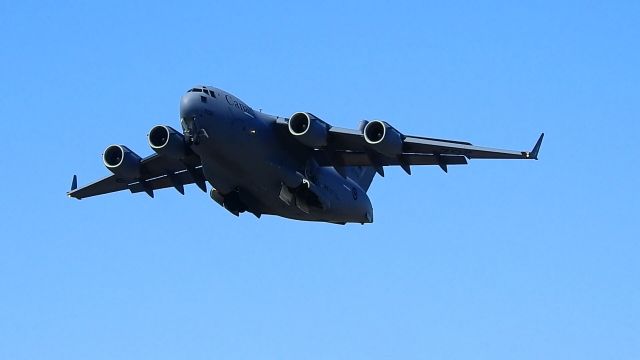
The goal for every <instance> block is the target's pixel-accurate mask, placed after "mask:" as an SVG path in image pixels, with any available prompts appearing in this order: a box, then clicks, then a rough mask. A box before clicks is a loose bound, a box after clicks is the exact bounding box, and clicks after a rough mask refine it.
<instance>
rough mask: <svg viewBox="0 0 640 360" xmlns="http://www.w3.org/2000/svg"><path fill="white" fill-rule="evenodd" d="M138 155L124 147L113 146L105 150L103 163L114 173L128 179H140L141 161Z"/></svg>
mask: <svg viewBox="0 0 640 360" xmlns="http://www.w3.org/2000/svg"><path fill="white" fill-rule="evenodd" d="M141 160H142V159H141V158H140V156H138V154H136V153H134V152H133V151H131V150H129V148H128V147H126V146H124V145H111V146H109V147H108V148H106V149H105V150H104V154H102V161H103V162H104V166H106V167H107V169H109V171H111V172H112V173H114V174H116V175H118V176H121V177H123V178H126V179H136V178H139V177H140V161H141Z"/></svg>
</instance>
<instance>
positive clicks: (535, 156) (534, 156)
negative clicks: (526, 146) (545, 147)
mask: <svg viewBox="0 0 640 360" xmlns="http://www.w3.org/2000/svg"><path fill="white" fill-rule="evenodd" d="M543 138H544V133H542V134H540V137H539V138H538V141H537V142H536V144H535V145H534V146H533V150H531V152H530V153H528V154H527V157H529V158H531V159H534V160H538V152H540V145H542V139H543Z"/></svg>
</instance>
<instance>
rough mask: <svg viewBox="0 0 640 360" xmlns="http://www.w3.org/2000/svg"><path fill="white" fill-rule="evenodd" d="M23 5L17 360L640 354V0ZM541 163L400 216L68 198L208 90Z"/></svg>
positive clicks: (10, 92) (6, 275) (437, 173)
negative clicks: (313, 217)
mask: <svg viewBox="0 0 640 360" xmlns="http://www.w3.org/2000/svg"><path fill="white" fill-rule="evenodd" d="M307 3H309V4H310V3H311V2H299V1H295V2H294V1H291V2H289V3H274V2H266V1H265V2H240V1H226V2H213V1H208V2H207V1H200V2H172V3H164V2H162V1H149V2H146V3H142V2H130V1H122V2H120V1H93V2H84V1H75V2H66V1H41V2H33V1H22V0H21V1H9V0H3V1H2V2H0V116H1V119H2V124H3V125H4V126H3V129H4V135H3V136H2V148H3V149H4V152H3V154H4V155H3V156H1V157H0V166H1V167H0V168H1V169H2V176H0V189H1V190H0V191H1V205H0V215H1V216H0V219H1V220H0V223H1V224H2V226H1V230H2V232H3V234H2V235H0V359H7V360H10V359H16V360H18V359H66V360H72V359H581V360H583V359H639V358H640V265H639V260H638V259H639V257H640V231H638V222H639V221H640V216H639V215H640V211H639V201H640V197H639V190H638V182H639V180H640V177H639V176H638V174H639V170H638V159H639V158H640V156H639V155H640V152H639V151H638V133H639V132H640V126H639V125H638V121H639V117H640V42H639V41H638V39H640V3H639V2H637V1H530V2H519V1H485V2H476V1H468V2H461V1H446V2H425V1H419V2H418V1H416V2H401V3H399V2H395V1H367V2H365V1H361V2H349V1H325V2H314V5H308V4H307ZM197 84H208V85H213V86H217V87H220V88H222V89H225V90H228V91H230V92H232V93H234V94H235V95H237V96H238V97H240V98H241V99H243V100H244V101H245V102H246V103H248V104H249V105H251V106H253V107H254V108H255V109H263V111H265V112H268V113H272V114H278V115H290V114H291V113H293V112H295V111H310V112H313V113H314V114H316V115H318V116H319V117H321V118H323V119H325V120H326V121H328V122H330V123H332V124H334V125H337V126H341V127H356V126H357V124H358V122H359V121H360V120H361V119H373V118H381V119H385V120H387V121H388V122H390V123H392V124H393V125H394V126H395V127H396V128H398V129H399V130H401V131H403V132H404V133H406V134H412V135H424V136H432V137H445V138H451V139H460V140H467V141H471V142H473V143H474V144H476V145H483V146H492V147H503V148H510V149H521V150H528V149H530V148H531V146H532V145H533V143H534V142H535V140H536V138H537V136H538V134H539V133H540V132H541V131H544V132H545V133H546V134H547V136H546V138H545V142H544V144H543V147H542V151H541V153H540V161H537V162H535V161H482V160H476V161H472V162H471V163H470V165H469V166H465V167H455V168H451V170H450V172H449V173H448V174H444V173H443V172H442V171H441V170H440V169H439V168H437V167H423V168H414V174H413V175H412V176H407V175H405V174H404V173H403V172H402V170H400V169H388V170H387V176H386V178H384V179H381V178H377V179H376V180H375V182H374V184H373V186H372V188H371V190H370V195H371V197H372V199H373V202H374V208H375V223H373V224H371V225H366V226H361V225H348V226H335V225H328V224H315V223H303V222H295V221H290V220H285V219H280V218H275V217H268V216H266V217H263V218H262V219H259V220H258V219H256V218H254V217H253V216H252V215H244V216H241V217H240V218H236V217H234V216H232V215H230V214H229V213H228V212H226V211H225V210H224V209H222V208H221V207H219V206H218V205H217V204H216V203H214V202H213V201H211V199H210V198H209V197H208V195H207V194H204V193H202V192H201V191H200V190H198V189H197V188H196V187H195V186H189V187H188V188H187V189H186V195H185V196H181V195H180V194H178V193H177V192H175V191H173V190H165V191H159V192H157V193H156V198H155V199H150V198H148V197H147V196H146V195H145V194H136V195H132V194H130V193H128V192H122V193H118V194H112V195H109V196H103V197H97V198H91V199H86V200H82V201H76V200H72V199H68V198H67V197H66V196H65V192H66V191H67V190H68V189H69V186H70V183H71V177H72V175H73V174H78V177H79V183H80V184H81V185H82V184H85V183H87V182H89V181H92V180H95V179H98V178H101V177H102V176H105V175H107V174H108V171H107V170H106V169H105V168H104V167H103V165H102V163H101V158H100V156H101V153H102V151H103V149H104V148H105V147H106V146H107V145H110V144H112V143H122V144H126V145H127V146H129V147H130V148H132V149H134V150H136V151H137V152H138V153H139V154H140V155H143V156H145V155H149V154H151V149H149V147H148V145H147V143H146V134H147V132H148V130H149V129H150V128H151V127H152V126H153V125H156V124H159V123H162V124H168V125H171V126H173V127H176V128H177V127H179V120H178V104H179V98H180V96H181V95H182V94H183V93H184V92H185V91H186V90H187V89H188V88H190V87H191V86H193V85H197Z"/></svg>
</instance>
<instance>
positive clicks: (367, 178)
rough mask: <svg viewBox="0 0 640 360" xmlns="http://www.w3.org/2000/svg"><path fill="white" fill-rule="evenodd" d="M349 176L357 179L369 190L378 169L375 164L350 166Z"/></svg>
mask: <svg viewBox="0 0 640 360" xmlns="http://www.w3.org/2000/svg"><path fill="white" fill-rule="evenodd" d="M347 171H348V176H349V177H350V178H351V179H352V180H353V181H355V182H356V183H357V184H358V185H360V187H361V188H362V190H364V191H365V192H367V190H369V186H371V183H372V182H373V178H374V177H375V176H376V169H375V168H374V167H373V166H349V167H347Z"/></svg>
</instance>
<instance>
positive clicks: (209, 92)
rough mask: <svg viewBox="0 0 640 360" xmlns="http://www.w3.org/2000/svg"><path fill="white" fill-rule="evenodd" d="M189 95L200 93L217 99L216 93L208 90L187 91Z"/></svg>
mask: <svg viewBox="0 0 640 360" xmlns="http://www.w3.org/2000/svg"><path fill="white" fill-rule="evenodd" d="M187 92H188V93H190V92H199V93H205V94H207V95H209V96H211V97H216V93H215V92H213V90H209V89H207V88H192V89H191V90H189V91H187Z"/></svg>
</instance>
